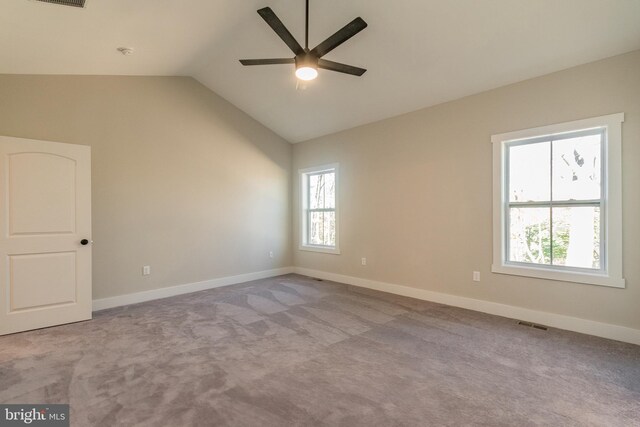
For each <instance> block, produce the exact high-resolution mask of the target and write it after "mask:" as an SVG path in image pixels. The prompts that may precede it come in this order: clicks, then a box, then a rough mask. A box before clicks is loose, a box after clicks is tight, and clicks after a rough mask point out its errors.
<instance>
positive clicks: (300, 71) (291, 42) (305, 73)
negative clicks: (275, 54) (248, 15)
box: [240, 0, 367, 80]
mask: <svg viewBox="0 0 640 427" xmlns="http://www.w3.org/2000/svg"><path fill="white" fill-rule="evenodd" d="M258 13H259V14H260V16H262V18H263V19H264V20H265V21H266V22H267V24H269V26H270V27H271V28H272V29H273V31H275V32H276V34H278V36H280V38H281V39H282V41H283V42H285V43H286V45H287V46H289V49H291V51H293V53H294V54H295V55H296V56H295V57H294V58H272V59H241V60H240V63H241V64H242V65H274V64H295V66H296V77H298V78H299V79H300V80H313V79H315V78H316V77H318V68H322V69H325V70H331V71H337V72H339V73H345V74H351V75H354V76H361V75H363V74H364V73H365V72H366V71H367V70H365V69H364V68H358V67H353V66H351V65H346V64H341V63H339V62H333V61H328V60H326V59H322V57H323V56H325V55H326V54H327V53H329V52H331V51H332V50H333V49H335V48H336V47H338V46H340V45H341V44H342V43H344V42H346V41H347V40H349V39H350V38H351V37H353V36H355V35H356V34H358V33H359V32H360V31H362V30H364V29H365V28H367V23H366V22H364V20H363V19H362V18H360V17H358V18H356V19H354V20H353V21H351V22H350V23H348V24H347V25H345V26H344V27H343V28H342V29H340V30H338V32H336V33H335V34H334V35H332V36H331V37H329V38H328V39H326V40H325V41H323V42H322V43H320V44H319V45H318V46H316V47H314V48H313V49H311V50H309V0H306V20H305V39H304V48H303V47H302V46H300V43H298V42H297V41H296V39H295V38H294V37H293V36H292V35H291V33H290V32H289V30H287V27H285V26H284V24H283V23H282V21H281V20H280V19H279V18H278V17H277V16H276V14H275V13H274V12H273V10H271V8H270V7H265V8H262V9H260V10H258Z"/></svg>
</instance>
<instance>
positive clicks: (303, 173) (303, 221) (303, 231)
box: [298, 163, 340, 255]
mask: <svg viewBox="0 0 640 427" xmlns="http://www.w3.org/2000/svg"><path fill="white" fill-rule="evenodd" d="M328 170H333V171H334V172H335V174H336V178H335V179H336V183H335V185H336V200H335V204H336V245H335V247H327V246H318V245H309V244H307V243H305V242H307V241H308V240H307V233H308V230H309V227H308V226H307V210H308V208H309V207H308V206H307V203H308V200H309V198H308V197H307V196H308V195H307V191H308V190H307V187H308V186H307V175H308V174H313V173H318V172H324V171H328ZM298 175H299V177H300V180H299V182H300V207H301V209H300V213H301V218H300V246H299V247H298V249H300V250H301V251H310V252H320V253H325V254H334V255H340V203H339V199H340V193H339V189H340V164H339V163H331V164H327V165H321V166H314V167H310V168H306V169H299V170H298Z"/></svg>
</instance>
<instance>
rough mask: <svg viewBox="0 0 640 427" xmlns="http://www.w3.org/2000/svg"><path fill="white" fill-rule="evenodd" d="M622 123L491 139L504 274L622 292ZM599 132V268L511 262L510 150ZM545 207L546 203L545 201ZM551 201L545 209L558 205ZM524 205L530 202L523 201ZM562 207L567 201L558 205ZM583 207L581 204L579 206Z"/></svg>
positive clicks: (593, 121)
mask: <svg viewBox="0 0 640 427" xmlns="http://www.w3.org/2000/svg"><path fill="white" fill-rule="evenodd" d="M622 122H624V113H618V114H611V115H607V116H601V117H593V118H589V119H584V120H576V121H572V122H567V123H560V124H554V125H549V126H542V127H537V128H533V129H525V130H520V131H515V132H508V133H503V134H498V135H493V136H492V137H491V142H492V144H493V162H494V164H493V264H492V266H491V271H492V272H494V273H500V274H510V275H516V276H526V277H532V278H540V279H548V280H558V281H566V282H575V283H584V284H591V285H600V286H610V287H616V288H624V287H625V280H624V278H623V275H622V170H621V169H622ZM597 129H601V131H602V132H603V138H602V171H601V179H602V181H601V195H600V227H601V241H600V245H601V254H603V255H604V256H603V257H602V258H601V266H600V270H595V269H587V268H577V267H566V266H557V265H537V264H530V263H522V262H517V261H509V253H508V251H509V249H508V246H509V244H508V241H507V238H508V236H509V234H508V227H507V221H508V220H509V213H508V212H509V211H508V209H509V207H510V206H511V205H512V204H513V203H511V202H510V201H509V195H508V194H507V189H508V179H509V177H508V172H509V170H508V148H509V147H511V146H514V145H518V143H519V142H521V143H523V144H526V143H536V142H542V141H546V140H548V139H549V138H550V137H552V136H553V137H556V138H557V139H562V138H563V137H564V138H567V137H570V135H576V134H579V133H581V132H587V131H592V132H594V133H595V130H597ZM544 203H546V202H544ZM553 203H554V202H553V200H551V201H550V202H549V203H548V204H546V205H545V207H546V206H549V205H551V206H554V205H553ZM525 204H526V203H525ZM559 204H560V205H562V204H563V203H559ZM577 205H579V204H577Z"/></svg>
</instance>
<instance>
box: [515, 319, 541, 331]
mask: <svg viewBox="0 0 640 427" xmlns="http://www.w3.org/2000/svg"><path fill="white" fill-rule="evenodd" d="M518 325H522V326H528V327H530V328H535V329H540V330H542V331H546V330H547V327H546V326H542V325H536V324H535V323H530V322H523V321H522V320H520V321H519V322H518Z"/></svg>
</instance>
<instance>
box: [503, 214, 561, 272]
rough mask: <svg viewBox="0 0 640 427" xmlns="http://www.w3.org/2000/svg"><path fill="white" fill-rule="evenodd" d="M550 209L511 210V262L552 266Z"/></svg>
mask: <svg viewBox="0 0 640 427" xmlns="http://www.w3.org/2000/svg"><path fill="white" fill-rule="evenodd" d="M549 225H550V210H549V208H511V209H509V261H515V262H528V263H533V264H550V262H551V239H550V234H549V233H550V227H549Z"/></svg>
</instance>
